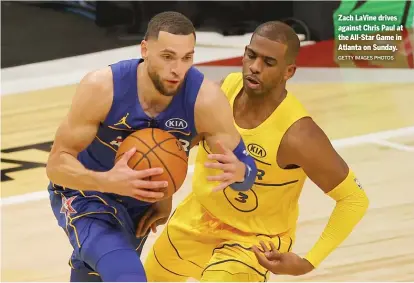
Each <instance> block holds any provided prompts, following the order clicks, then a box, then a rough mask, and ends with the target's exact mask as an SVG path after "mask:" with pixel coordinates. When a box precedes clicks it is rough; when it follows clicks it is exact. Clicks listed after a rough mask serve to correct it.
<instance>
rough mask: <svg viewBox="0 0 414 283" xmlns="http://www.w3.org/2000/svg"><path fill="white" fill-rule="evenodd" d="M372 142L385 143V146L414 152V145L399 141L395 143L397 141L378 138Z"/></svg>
mask: <svg viewBox="0 0 414 283" xmlns="http://www.w3.org/2000/svg"><path fill="white" fill-rule="evenodd" d="M372 143H375V144H378V145H383V146H388V147H391V148H394V149H398V150H402V151H408V152H414V147H412V146H408V145H403V144H399V143H395V142H389V141H384V140H376V141H372Z"/></svg>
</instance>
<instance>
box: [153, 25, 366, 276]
mask: <svg viewBox="0 0 414 283" xmlns="http://www.w3.org/2000/svg"><path fill="white" fill-rule="evenodd" d="M299 46H300V44H299V39H298V37H297V35H296V34H295V32H294V31H293V30H292V29H291V28H290V27H289V26H287V25H285V24H283V23H280V22H268V23H265V24H262V25H261V26H259V27H258V28H257V29H256V31H255V32H254V34H253V37H252V39H251V42H250V44H249V45H248V46H247V47H246V50H245V54H244V58H243V73H233V74H230V75H228V76H227V77H226V78H225V79H224V80H223V82H222V90H223V91H224V92H225V93H226V95H227V98H228V100H229V102H230V104H231V106H232V108H233V114H234V121H235V124H236V126H237V128H238V130H239V132H240V133H241V135H242V137H243V140H244V141H245V142H246V145H247V149H248V151H249V152H250V154H251V155H252V156H253V157H254V158H255V159H256V164H257V168H258V174H257V177H256V181H255V183H254V186H253V187H252V188H251V189H250V190H248V191H244V192H236V191H234V190H232V189H231V188H229V187H227V188H225V189H224V190H221V191H216V192H212V186H213V185H214V183H213V184H211V183H209V181H212V180H213V181H220V178H214V172H215V171H216V170H217V169H223V168H225V167H226V165H225V164H222V163H220V162H212V161H214V160H217V161H222V162H223V161H224V160H223V159H221V156H220V155H217V154H211V151H210V149H209V148H208V146H207V144H206V142H204V141H201V142H200V146H199V149H198V155H197V159H196V165H195V172H194V176H193V191H192V193H191V194H190V195H189V196H188V197H187V198H186V199H185V200H184V201H183V202H182V203H181V204H180V205H179V206H178V207H177V209H176V211H175V212H174V213H173V215H172V217H171V218H170V220H169V222H168V223H167V225H166V227H165V228H164V231H163V233H162V234H161V236H160V237H159V238H158V239H157V241H156V242H155V244H154V246H153V248H152V249H151V251H150V252H149V255H148V258H147V261H146V263H145V269H146V273H147V277H148V280H149V281H185V280H186V279H187V278H189V277H192V278H195V279H198V280H201V281H215V282H223V281H243V282H246V281H250V282H260V281H266V280H267V279H268V276H269V271H271V272H273V273H277V274H290V275H301V274H305V273H308V272H310V271H311V270H313V269H314V268H315V267H317V266H318V265H319V264H320V263H321V262H322V260H324V259H325V258H326V257H327V256H328V255H329V254H330V253H331V252H332V251H333V250H334V249H335V248H336V247H337V246H338V245H339V244H340V243H341V242H342V241H343V240H344V239H345V238H346V237H347V236H348V235H349V233H350V232H351V231H352V230H353V228H354V227H355V225H356V224H357V223H358V222H359V220H360V219H361V218H362V216H363V215H364V214H365V211H366V209H367V207H368V199H367V196H366V195H365V193H364V191H363V190H362V188H361V187H360V185H359V183H358V181H357V179H356V177H355V175H354V173H353V172H352V170H351V169H350V168H349V167H348V166H347V164H346V163H345V162H344V161H343V159H342V158H341V157H340V156H339V155H338V154H337V152H336V151H335V150H334V148H333V147H332V145H331V143H330V142H329V140H328V138H327V137H326V135H325V134H324V132H323V131H322V130H321V129H320V128H319V127H318V126H317V125H316V124H315V122H314V121H313V120H312V119H311V118H310V117H309V114H308V113H307V112H306V110H305V109H304V107H303V106H302V105H301V103H300V102H299V101H298V100H297V99H296V98H295V97H294V96H293V95H292V94H291V93H289V92H288V91H287V90H286V81H287V80H288V79H290V78H291V77H292V76H293V75H294V73H295V70H296V67H295V64H294V62H295V58H296V55H297V53H298V50H299ZM211 176H213V177H211ZM307 176H308V177H309V178H310V179H311V180H312V181H313V182H314V183H315V184H317V185H318V186H319V188H320V189H321V190H322V191H323V192H324V193H325V194H326V195H327V196H328V197H331V198H332V199H334V200H335V201H336V207H335V209H334V210H333V212H332V216H331V218H330V219H329V222H328V224H327V226H326V228H325V230H324V231H323V232H322V235H321V238H320V240H319V241H318V242H317V243H316V244H315V245H314V246H313V247H312V248H311V249H310V251H309V253H308V254H307V255H305V257H304V258H302V257H300V256H298V255H296V254H295V253H293V252H291V251H292V247H293V243H294V242H295V230H296V222H297V219H298V199H299V196H300V193H301V190H302V187H303V184H304V182H305V179H306V177H307Z"/></svg>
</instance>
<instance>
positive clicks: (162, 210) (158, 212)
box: [136, 197, 172, 237]
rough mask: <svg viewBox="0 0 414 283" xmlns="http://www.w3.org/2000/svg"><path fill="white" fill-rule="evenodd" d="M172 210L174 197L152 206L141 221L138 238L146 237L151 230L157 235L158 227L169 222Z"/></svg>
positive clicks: (137, 233)
mask: <svg viewBox="0 0 414 283" xmlns="http://www.w3.org/2000/svg"><path fill="white" fill-rule="evenodd" d="M171 209H172V197H170V198H167V199H164V200H162V201H159V202H156V203H154V204H152V205H151V207H150V208H149V209H148V211H147V212H146V213H145V214H144V215H143V216H142V218H141V220H140V221H139V223H138V227H137V231H136V236H137V237H143V236H145V235H146V234H147V233H148V232H149V229H150V228H151V230H152V232H153V233H157V226H158V225H163V224H165V223H166V222H167V220H168V217H169V216H170V213H171Z"/></svg>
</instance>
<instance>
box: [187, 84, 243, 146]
mask: <svg viewBox="0 0 414 283" xmlns="http://www.w3.org/2000/svg"><path fill="white" fill-rule="evenodd" d="M200 91H201V92H200V94H201V95H199V98H197V101H196V108H195V109H196V112H195V122H196V127H197V131H199V133H200V134H201V135H202V136H203V138H204V139H205V140H206V142H207V144H208V146H209V148H210V149H211V150H212V151H213V152H218V149H217V145H216V144H217V142H218V141H220V142H221V143H222V144H223V145H224V146H225V147H227V148H228V149H230V150H233V149H235V148H236V146H237V145H238V144H239V142H240V138H241V137H240V134H239V132H238V131H237V129H236V127H235V125H234V119H233V113H232V109H231V106H230V103H229V102H228V100H227V98H226V96H225V94H224V93H223V92H222V91H221V89H220V88H219V87H210V86H207V88H206V89H203V88H202V89H201V90H200Z"/></svg>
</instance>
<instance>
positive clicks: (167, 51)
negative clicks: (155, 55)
mask: <svg viewBox="0 0 414 283" xmlns="http://www.w3.org/2000/svg"><path fill="white" fill-rule="evenodd" d="M161 52H166V53H171V54H174V55H177V52H175V51H174V50H172V49H169V48H165V49H163V50H161ZM192 54H194V50H191V51H190V52H187V53H186V54H185V55H192Z"/></svg>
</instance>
